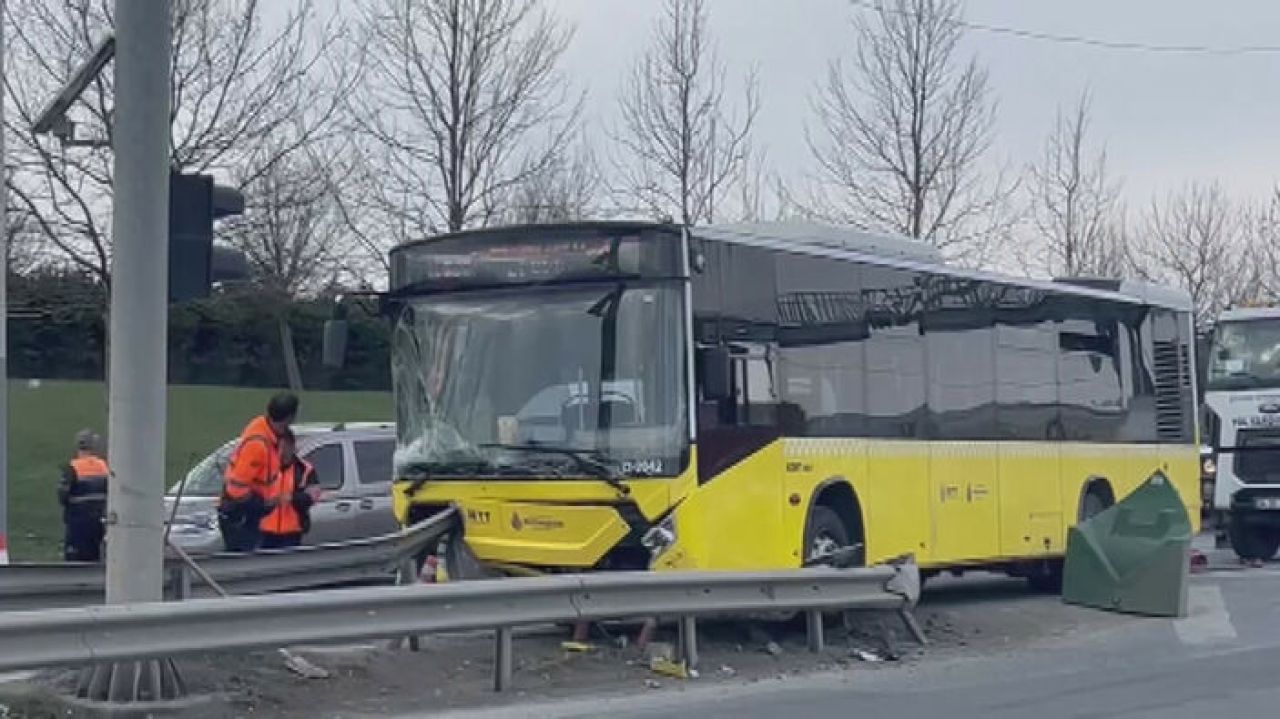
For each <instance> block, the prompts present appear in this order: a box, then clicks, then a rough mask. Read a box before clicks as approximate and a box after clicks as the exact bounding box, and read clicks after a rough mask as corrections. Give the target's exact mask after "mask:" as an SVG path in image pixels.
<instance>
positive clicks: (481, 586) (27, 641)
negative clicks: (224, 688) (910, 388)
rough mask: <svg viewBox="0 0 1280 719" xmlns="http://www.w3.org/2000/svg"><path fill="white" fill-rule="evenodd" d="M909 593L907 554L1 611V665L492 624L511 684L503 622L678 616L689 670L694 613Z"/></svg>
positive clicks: (904, 597)
mask: <svg viewBox="0 0 1280 719" xmlns="http://www.w3.org/2000/svg"><path fill="white" fill-rule="evenodd" d="M919 596H920V577H919V571H918V569H917V568H916V565H915V564H914V563H913V562H910V561H907V562H901V563H898V564H895V565H887V566H879V567H870V568H865V569H830V568H814V569H798V570H787V571H768V572H672V573H662V572H618V573H612V572H609V573H606V572H602V573H595V574H578V575H548V576H542V577H527V578H516V579H504V580H500V581H476V582H457V583H445V584H418V585H408V586H393V587H367V588H358V589H331V590H322V591H313V592H302V593H295V594H289V595H264V596H253V597H236V598H232V599H194V600H191V601H187V602H154V603H146V604H131V605H107V606H92V607H79V608H70V609H48V610H43V611H33V612H6V613H0V671H7V670H16V669H32V668H40V667H49V666H82V665H86V664H93V663H101V662H115V661H128V660H138V659H150V658H158V657H174V656H181V655H186V654H194V653H203V652H210V651H226V650H233V649H255V648H263V647H287V646H290V645H296V644H301V643H317V642H319V643H329V642H344V641H365V640H370V639H390V638H397V637H404V636H406V635H421V634H430V633H436V632H446V631H460V630H476V629H494V630H496V645H495V652H496V656H495V658H496V661H495V679H494V681H495V688H496V689H499V690H501V689H503V688H505V687H506V686H508V685H509V682H510V676H511V666H512V661H511V653H512V648H511V629H512V628H513V627H518V626H524V625H530V624H541V623H546V622H566V621H578V620H598V619H613V618H626V617H646V616H659V615H664V616H678V617H681V623H680V626H681V628H682V632H681V634H682V637H681V647H682V651H683V654H684V656H685V657H686V658H687V661H688V662H689V664H690V665H693V664H696V661H697V660H696V656H697V650H696V640H695V638H694V637H695V634H696V629H695V627H694V624H693V619H692V618H693V617H695V616H697V615H707V614H721V613H734V612H770V611H806V612H809V613H810V617H811V618H812V617H814V616H815V615H816V616H819V617H820V613H821V612H822V611H837V610H891V611H899V612H904V613H905V612H907V611H908V610H910V609H911V608H912V607H914V606H915V603H916V601H917V600H918V599H919ZM809 628H810V632H811V635H810V646H811V648H815V649H820V648H821V646H822V642H821V631H822V622H820V621H818V622H814V621H810V622H809ZM814 631H817V632H818V634H819V636H818V637H817V638H816V641H815V637H814V636H813V635H812V632H814Z"/></svg>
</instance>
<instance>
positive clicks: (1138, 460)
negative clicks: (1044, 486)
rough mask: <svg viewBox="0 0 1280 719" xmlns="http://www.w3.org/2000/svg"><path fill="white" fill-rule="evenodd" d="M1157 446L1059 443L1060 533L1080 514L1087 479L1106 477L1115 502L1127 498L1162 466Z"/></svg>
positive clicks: (1087, 482)
mask: <svg viewBox="0 0 1280 719" xmlns="http://www.w3.org/2000/svg"><path fill="white" fill-rule="evenodd" d="M1163 466H1164V463H1163V461H1162V459H1161V449H1160V447H1159V445H1154V444H1149V445H1146V444H1103V443H1091V444H1084V443H1076V442H1069V443H1064V444H1063V445H1062V507H1063V512H1062V515H1063V517H1062V518H1063V522H1064V524H1063V534H1064V536H1065V533H1066V529H1067V528H1068V527H1071V526H1074V525H1075V523H1076V521H1077V520H1078V519H1079V516H1080V502H1081V500H1082V499H1083V498H1084V492H1085V489H1086V488H1087V486H1088V484H1089V482H1090V481H1094V480H1106V482H1107V484H1108V485H1110V487H1111V491H1112V493H1113V495H1114V497H1115V501H1117V502H1120V501H1122V500H1124V498H1125V497H1128V496H1129V494H1130V493H1132V492H1133V490H1135V489H1137V487H1138V485H1140V484H1142V483H1143V482H1144V481H1146V480H1147V478H1148V477H1150V476H1151V475H1152V473H1154V472H1155V471H1156V470H1159V469H1163Z"/></svg>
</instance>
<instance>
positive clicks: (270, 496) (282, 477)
mask: <svg viewBox="0 0 1280 719" xmlns="http://www.w3.org/2000/svg"><path fill="white" fill-rule="evenodd" d="M312 471H313V470H312V468H311V465H310V464H308V463H307V461H306V460H303V459H301V458H299V459H296V460H294V462H293V464H291V465H289V466H288V467H285V468H284V469H282V470H280V474H279V475H277V478H276V480H275V481H274V482H271V483H270V484H268V485H267V492H266V495H265V496H264V497H263V499H264V500H266V503H267V507H268V509H269V510H270V511H269V512H268V513H267V516H265V517H263V518H262V521H261V522H259V523H258V529H259V530H260V531H261V532H262V533H263V534H301V533H302V513H301V512H299V511H298V507H297V505H295V504H294V493H295V492H296V491H297V490H299V489H302V488H304V487H306V486H307V484H308V483H309V482H310V476H311V473H312Z"/></svg>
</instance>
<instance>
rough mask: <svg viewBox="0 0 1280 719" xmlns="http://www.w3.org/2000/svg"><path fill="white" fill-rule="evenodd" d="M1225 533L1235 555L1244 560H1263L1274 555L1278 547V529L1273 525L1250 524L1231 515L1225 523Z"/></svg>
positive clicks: (1279, 535) (1279, 533) (1279, 534)
mask: <svg viewBox="0 0 1280 719" xmlns="http://www.w3.org/2000/svg"><path fill="white" fill-rule="evenodd" d="M1227 534H1228V535H1229V537H1230V538H1231V548H1232V549H1234V550H1235V551H1236V556H1238V557H1240V559H1242V560H1244V561H1246V562H1249V561H1254V560H1261V561H1264V562H1265V561H1267V560H1269V559H1271V558H1272V557H1274V556H1276V550H1278V549H1280V529H1276V528H1273V527H1258V526H1250V525H1248V524H1246V523H1244V522H1242V521H1240V520H1239V519H1237V518H1236V517H1232V518H1231V519H1230V520H1229V521H1228V524H1227Z"/></svg>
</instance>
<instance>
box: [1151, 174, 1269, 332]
mask: <svg viewBox="0 0 1280 719" xmlns="http://www.w3.org/2000/svg"><path fill="white" fill-rule="evenodd" d="M1143 235H1144V237H1145V240H1146V242H1147V246H1146V252H1145V256H1144V257H1139V258H1138V262H1139V267H1140V269H1142V270H1143V271H1144V274H1145V275H1146V276H1147V277H1149V278H1151V279H1156V280H1160V281H1165V282H1171V283H1174V284H1176V285H1178V286H1180V287H1182V288H1183V289H1185V290H1186V291H1187V292H1189V293H1190V294H1191V298H1192V300H1193V301H1194V303H1195V308H1196V313H1197V318H1198V319H1199V320H1200V321H1206V320H1211V319H1212V318H1213V317H1214V316H1215V315H1217V313H1218V312H1220V311H1221V310H1222V309H1223V308H1225V307H1227V306H1229V305H1232V304H1235V303H1238V302H1241V301H1245V300H1249V299H1253V298H1254V297H1256V296H1257V294H1258V291H1259V287H1260V286H1261V279H1262V278H1261V276H1260V266H1261V265H1260V262H1259V261H1258V248H1257V247H1255V246H1253V243H1251V242H1250V239H1251V236H1250V234H1249V233H1248V232H1247V227H1246V226H1245V225H1244V223H1243V214H1242V211H1241V210H1240V208H1238V207H1236V206H1235V204H1234V203H1232V202H1231V201H1230V200H1229V199H1228V198H1227V196H1226V193H1225V192H1223V190H1222V187H1221V186H1220V185H1218V184H1217V183H1212V184H1201V183H1191V184H1188V185H1187V186H1186V187H1184V188H1182V189H1181V190H1179V191H1177V192H1173V193H1170V194H1169V195H1168V196H1166V197H1165V199H1164V200H1163V202H1152V204H1151V208H1150V210H1149V211H1148V213H1147V218H1146V222H1145V227H1144V231H1143Z"/></svg>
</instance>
